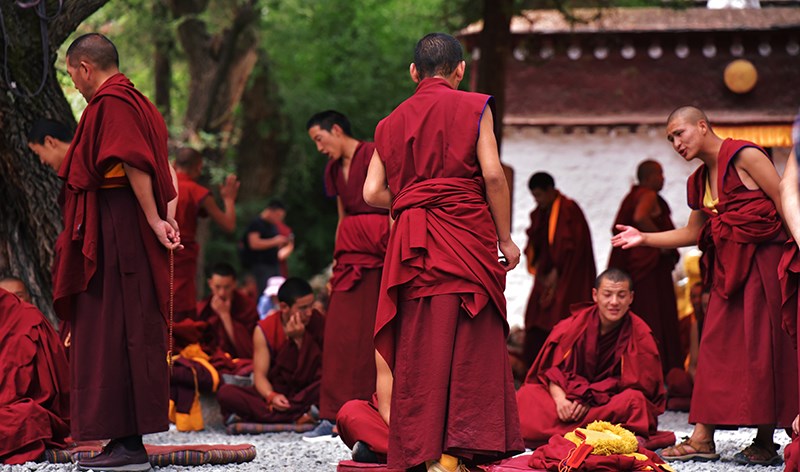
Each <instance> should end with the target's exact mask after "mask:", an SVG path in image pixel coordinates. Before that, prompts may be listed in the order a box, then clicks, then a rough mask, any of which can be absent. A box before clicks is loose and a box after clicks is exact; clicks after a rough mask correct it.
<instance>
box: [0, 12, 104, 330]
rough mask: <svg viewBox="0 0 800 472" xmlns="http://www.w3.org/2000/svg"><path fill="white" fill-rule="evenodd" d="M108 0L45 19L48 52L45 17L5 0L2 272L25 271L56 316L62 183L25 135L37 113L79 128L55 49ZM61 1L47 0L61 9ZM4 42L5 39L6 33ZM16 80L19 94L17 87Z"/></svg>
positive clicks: (0, 81) (36, 296)
mask: <svg viewBox="0 0 800 472" xmlns="http://www.w3.org/2000/svg"><path fill="white" fill-rule="evenodd" d="M107 2H108V0H81V1H68V2H64V6H63V9H62V11H61V12H60V13H59V14H58V15H57V16H56V17H55V18H54V19H52V20H50V21H48V22H46V26H47V32H48V40H49V50H48V51H42V41H41V38H40V26H41V24H40V23H41V20H40V19H39V17H38V16H37V15H36V12H35V9H22V8H20V7H18V6H17V5H16V3H15V2H12V1H9V0H2V2H1V3H0V8H2V14H3V20H4V26H5V30H6V34H7V38H8V44H4V45H3V46H4V48H0V55H1V56H4V55H5V54H6V52H4V49H5V51H7V53H8V57H7V58H5V57H3V58H0V62H2V61H1V59H7V62H8V68H7V71H6V73H3V74H0V123H2V129H3V133H2V134H0V201H1V202H2V204H0V273H6V274H9V275H13V276H16V277H19V278H20V279H22V280H23V281H25V282H26V284H27V285H28V289H29V291H30V292H31V296H32V297H33V301H34V303H35V304H36V305H37V306H38V307H39V308H40V309H41V311H42V312H43V313H45V315H47V317H48V318H49V319H50V320H51V321H53V322H55V321H56V319H55V315H54V312H53V308H52V282H51V266H52V261H53V247H54V244H55V239H56V237H57V236H58V233H59V231H60V230H61V225H62V222H61V221H62V220H61V212H60V210H59V208H58V204H57V201H56V199H57V197H58V193H59V191H60V188H61V182H60V180H59V179H58V178H57V177H56V174H55V172H53V171H52V170H51V169H50V168H49V167H47V166H45V165H43V164H41V163H40V162H39V160H38V158H37V157H36V155H35V154H34V153H33V152H31V151H30V150H29V149H28V142H27V134H28V131H29V130H30V127H31V125H32V124H33V122H34V121H35V120H36V119H37V118H42V117H44V118H50V119H53V120H57V121H60V122H62V123H65V124H67V125H68V126H70V127H72V128H73V129H74V127H75V119H74V117H73V116H72V111H71V110H70V107H69V104H68V103H67V100H66V98H64V93H63V91H62V90H61V87H60V86H59V84H58V81H57V80H56V77H55V71H54V70H53V68H54V63H55V59H56V53H57V50H58V48H59V46H60V45H61V43H63V42H64V41H65V40H66V39H67V37H68V36H69V35H70V34H71V33H72V32H73V31H75V29H76V28H77V27H78V25H79V24H80V23H81V22H82V21H83V20H84V19H86V18H87V17H88V16H89V15H91V14H92V13H94V12H95V11H96V10H97V9H98V8H100V7H101V6H103V5H104V4H105V3H107ZM55 3H56V2H47V5H48V6H49V7H50V10H51V11H48V15H52V14H54V13H55V11H53V10H54V8H55V6H54V5H55ZM0 40H2V38H0ZM44 62H46V63H47V64H48V69H49V73H48V75H47V77H46V79H45V82H44V86H43V88H42V91H41V92H40V93H39V94H38V95H36V96H30V94H32V93H33V92H34V91H35V90H36V89H37V88H38V87H39V84H40V82H41V78H42V73H43V70H42V69H43V64H44ZM12 84H15V85H16V90H17V91H19V92H20V94H21V95H17V94H16V93H14V91H13V90H12Z"/></svg>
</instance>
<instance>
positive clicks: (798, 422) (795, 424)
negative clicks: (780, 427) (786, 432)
mask: <svg viewBox="0 0 800 472" xmlns="http://www.w3.org/2000/svg"><path fill="white" fill-rule="evenodd" d="M792 431H793V432H794V434H795V435H798V434H800V415H797V416H795V417H794V420H793V421H792Z"/></svg>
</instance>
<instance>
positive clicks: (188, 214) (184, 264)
mask: <svg viewBox="0 0 800 472" xmlns="http://www.w3.org/2000/svg"><path fill="white" fill-rule="evenodd" d="M202 170H203V156H202V154H200V153H199V152H197V151H196V150H194V149H192V148H188V147H184V148H180V149H178V152H177V153H176V155H175V172H176V175H177V177H178V207H177V209H176V212H175V220H176V221H177V222H178V227H179V228H180V229H181V244H183V250H181V251H178V252H177V253H175V302H174V303H175V319H176V320H178V321H180V320H182V319H185V318H195V317H196V316H195V315H196V311H195V310H197V287H196V284H195V280H196V278H197V259H198V257H200V245H199V244H198V242H197V239H196V237H195V235H196V233H197V223H198V220H199V218H201V217H206V216H207V217H210V218H211V219H212V220H213V221H214V223H216V224H217V225H219V227H220V228H222V230H223V231H225V232H228V233H232V232H233V230H234V229H236V207H235V201H236V195H237V194H238V192H239V182H238V181H237V180H236V176H235V175H229V176H227V177H226V178H225V183H224V184H223V185H221V186H220V197H222V201H223V204H224V208H225V209H224V210H222V209H220V208H219V206H218V205H217V202H216V201H215V200H214V197H213V195H211V192H210V191H209V190H208V189H207V188H205V187H203V186H202V185H200V184H198V183H197V182H196V181H195V180H196V179H197V178H198V177H200V174H201V172H202Z"/></svg>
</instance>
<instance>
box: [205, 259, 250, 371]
mask: <svg viewBox="0 0 800 472" xmlns="http://www.w3.org/2000/svg"><path fill="white" fill-rule="evenodd" d="M209 274H210V275H209V277H208V288H209V290H210V291H211V295H209V296H208V297H206V298H205V299H203V300H201V301H200V302H198V303H197V320H198V321H200V322H203V323H206V324H207V327H206V329H205V333H204V335H203V337H202V339H201V340H200V344H201V345H202V347H203V351H205V352H206V353H207V354H209V355H210V356H212V358H213V357H225V358H228V359H252V358H253V329H255V327H256V323H258V319H259V316H258V311H257V310H256V305H255V303H254V302H253V301H252V300H251V299H250V298H249V297H247V296H245V295H243V294H242V293H240V292H239V291H238V290H236V271H235V270H234V268H233V267H232V266H231V265H230V264H226V263H224V262H221V263H218V264H215V265H214V266H213V267H211V269H210V270H209ZM212 362H213V361H212ZM223 370H224V369H223Z"/></svg>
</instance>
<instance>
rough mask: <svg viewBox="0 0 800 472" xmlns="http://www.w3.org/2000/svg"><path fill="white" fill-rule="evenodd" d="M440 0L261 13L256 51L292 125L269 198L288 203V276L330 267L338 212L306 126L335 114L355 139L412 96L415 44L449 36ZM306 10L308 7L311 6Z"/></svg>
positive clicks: (272, 7)
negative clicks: (264, 55)
mask: <svg viewBox="0 0 800 472" xmlns="http://www.w3.org/2000/svg"><path fill="white" fill-rule="evenodd" d="M443 3H444V2H443V1H431V0H388V1H387V0H321V1H318V2H314V4H313V5H312V4H311V2H308V1H307V0H274V1H270V2H267V6H266V7H265V8H264V13H263V15H262V28H261V31H262V40H263V46H264V48H265V49H266V50H267V51H268V53H269V57H270V58H271V61H272V65H273V71H274V74H275V75H274V78H275V80H277V83H278V85H279V90H280V94H281V100H282V101H283V104H284V113H285V114H286V116H287V118H288V120H289V123H290V131H289V132H290V140H291V151H290V156H288V159H286V165H285V166H284V168H283V170H282V176H281V181H280V183H279V185H278V189H277V195H278V196H279V197H280V198H281V199H282V200H283V201H284V202H285V203H286V205H287V207H288V213H287V217H286V219H287V223H288V224H289V226H291V227H292V228H294V230H295V233H296V236H297V238H296V241H297V247H296V249H295V253H294V255H293V257H292V258H291V259H290V268H291V269H292V271H293V272H292V273H293V274H295V275H298V276H301V277H310V276H312V275H314V274H315V273H318V272H319V271H320V270H322V269H323V268H324V267H325V266H327V265H328V264H329V263H330V262H331V258H332V254H333V237H334V233H335V230H336V222H337V218H338V217H337V213H336V204H335V201H334V200H331V199H326V198H325V197H324V196H323V183H322V182H323V178H322V175H323V171H324V168H325V164H326V161H325V158H324V156H322V155H320V154H318V153H317V151H316V148H315V147H314V144H313V143H312V142H311V140H310V139H309V138H308V132H307V130H306V128H305V125H306V121H307V120H308V118H309V117H310V116H311V115H313V114H314V113H316V112H318V111H322V110H326V109H331V108H333V109H336V110H339V111H341V112H342V113H344V114H346V115H347V116H348V118H349V119H350V121H351V122H352V125H353V134H354V135H355V136H356V137H357V138H359V139H365V140H371V139H372V136H373V133H374V131H375V126H376V125H377V123H378V121H380V120H381V119H382V118H383V117H384V116H386V115H388V114H389V113H390V112H391V111H392V109H394V107H395V106H397V105H398V104H399V103H400V102H401V101H402V100H404V99H405V98H407V97H408V96H409V95H411V94H412V93H413V92H414V88H415V84H414V83H413V82H412V81H411V78H410V77H409V75H408V65H409V64H410V63H411V61H412V59H413V51H414V45H415V44H416V41H417V40H418V39H419V38H420V37H422V36H423V35H424V34H426V33H429V32H431V31H437V30H438V31H441V30H447V29H448V27H447V26H446V24H445V22H444V19H443V15H442V12H443V10H442V5H443ZM312 7H313V8H312Z"/></svg>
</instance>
